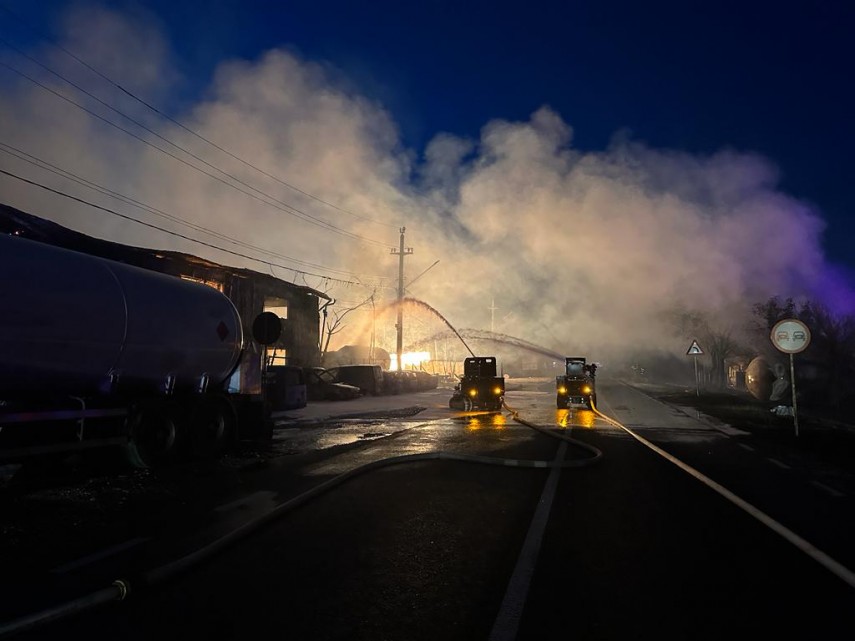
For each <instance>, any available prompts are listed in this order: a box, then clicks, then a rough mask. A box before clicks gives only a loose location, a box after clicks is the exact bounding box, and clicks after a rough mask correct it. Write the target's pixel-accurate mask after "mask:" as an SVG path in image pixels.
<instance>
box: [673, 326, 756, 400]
mask: <svg viewBox="0 0 855 641" xmlns="http://www.w3.org/2000/svg"><path fill="white" fill-rule="evenodd" d="M672 321H673V322H674V324H675V325H676V328H677V331H678V332H680V334H681V335H682V336H685V337H686V338H696V339H697V340H698V341H699V343H700V344H701V346H702V348H703V349H704V351H705V352H706V356H707V359H708V360H709V364H710V379H709V380H710V386H711V387H713V388H714V389H723V388H724V387H726V386H727V369H726V367H725V361H726V360H727V359H728V358H729V357H731V356H737V355H739V354H741V353H743V352H744V348H743V347H742V344H741V343H740V342H739V341H738V340H737V339H736V338H735V336H734V330H733V328H732V327H731V326H721V325H719V324H717V323H716V322H715V321H713V320H712V319H711V318H710V317H709V316H708V315H707V314H705V313H703V312H699V311H697V310H689V309H680V310H676V311H674V312H673V314H672Z"/></svg>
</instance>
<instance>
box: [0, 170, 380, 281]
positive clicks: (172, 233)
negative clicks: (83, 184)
mask: <svg viewBox="0 0 855 641" xmlns="http://www.w3.org/2000/svg"><path fill="white" fill-rule="evenodd" d="M0 174H3V175H6V176H9V177H10V178H14V179H16V180H20V181H21V182H24V183H27V184H28V185H32V186H34V187H39V188H41V189H44V190H45V191H49V192H51V193H53V194H56V195H58V196H62V197H63V198H68V199H69V200H74V201H76V202H79V203H82V204H84V205H88V206H90V207H94V208H95V209H99V210H101V211H104V212H107V213H108V214H112V215H114V216H118V217H119V218H124V219H125V220H130V221H132V222H135V223H137V224H138V225H142V226H144V227H149V228H151V229H156V230H158V231H162V232H163V233H165V234H169V235H170V236H175V237H177V238H182V239H184V240H188V241H190V242H191V243H196V244H197V245H203V246H205V247H210V248H211V249H216V250H217V251H221V252H225V253H227V254H231V255H233V256H239V257H241V258H246V259H247V260H252V261H255V262H257V263H262V264H264V265H270V266H272V267H280V268H281V269H287V270H288V271H290V272H293V273H294V274H295V275H297V274H302V275H304V276H313V277H316V278H321V279H323V280H324V281H329V282H336V283H341V284H343V285H358V286H360V287H369V285H366V284H365V283H361V282H357V281H350V280H343V279H341V278H333V277H332V276H324V275H323V274H314V273H312V272H307V271H304V270H301V269H294V268H293V267H288V266H287V265H280V264H279V263H274V262H271V261H268V260H262V259H260V258H255V257H254V256H249V255H247V254H242V253H240V252H236V251H233V250H231V249H226V248H225V247H220V246H218V245H214V244H213V243H208V242H205V241H203V240H198V239H196V238H192V237H190V236H186V235H184V234H181V233H178V232H175V231H171V230H169V229H164V228H163V227H159V226H157V225H154V224H152V223H147V222H145V221H143V220H139V219H137V218H134V217H133V216H128V215H127V214H123V213H121V212H118V211H115V210H113V209H110V208H108V207H102V206H101V205H96V204H95V203H92V202H89V201H88V200H84V199H83V198H78V197H77V196H72V195H71V194H67V193H65V192H63V191H60V190H58V189H54V188H52V187H48V186H47V185H43V184H41V183H37V182H35V181H33V180H29V179H27V178H24V177H23V176H18V175H17V174H13V173H12V172H10V171H6V170H5V169H0Z"/></svg>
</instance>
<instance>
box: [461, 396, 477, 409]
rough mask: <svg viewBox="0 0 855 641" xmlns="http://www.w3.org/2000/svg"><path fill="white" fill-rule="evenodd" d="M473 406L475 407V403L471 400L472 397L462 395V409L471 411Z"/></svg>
mask: <svg viewBox="0 0 855 641" xmlns="http://www.w3.org/2000/svg"><path fill="white" fill-rule="evenodd" d="M474 407H475V404H474V403H473V402H472V399H471V398H469V397H468V396H464V397H463V411H464V412H471V411H472V409H473V408H474Z"/></svg>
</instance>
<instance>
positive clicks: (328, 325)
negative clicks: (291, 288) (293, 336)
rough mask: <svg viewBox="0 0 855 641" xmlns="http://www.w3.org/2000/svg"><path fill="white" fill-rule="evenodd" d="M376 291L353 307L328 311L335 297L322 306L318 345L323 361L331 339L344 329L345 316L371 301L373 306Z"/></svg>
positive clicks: (333, 303)
mask: <svg viewBox="0 0 855 641" xmlns="http://www.w3.org/2000/svg"><path fill="white" fill-rule="evenodd" d="M375 293H376V291H374V292H371V296H369V297H368V298H366V299H365V300H364V301H362V302H361V303H359V304H358V305H354V306H353V307H346V308H344V309H342V310H336V309H333V310H332V313H330V312H329V311H328V308H329V307H332V306H334V305H335V302H336V301H335V299H332V300H331V301H329V302H328V303H326V304H324V306H323V307H321V315H322V317H323V318H322V319H321V333H320V344H319V345H318V347H319V348H320V352H321V362H322V363H323V362H324V359H325V358H326V355H327V351H329V347H330V341H331V340H332V337H333V336H335V335H336V334H338V333H339V332H340V331H341V330H342V329H344V319H345V317H346V316H347V315H348V314H350V312H352V311H354V310H356V309H359V308H360V307H364V306H365V305H367V304H369V303H371V305H372V306H373V305H374V295H375Z"/></svg>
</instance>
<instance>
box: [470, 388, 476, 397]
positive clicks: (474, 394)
mask: <svg viewBox="0 0 855 641" xmlns="http://www.w3.org/2000/svg"><path fill="white" fill-rule="evenodd" d="M469 396H478V390H476V389H471V390H469Z"/></svg>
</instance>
